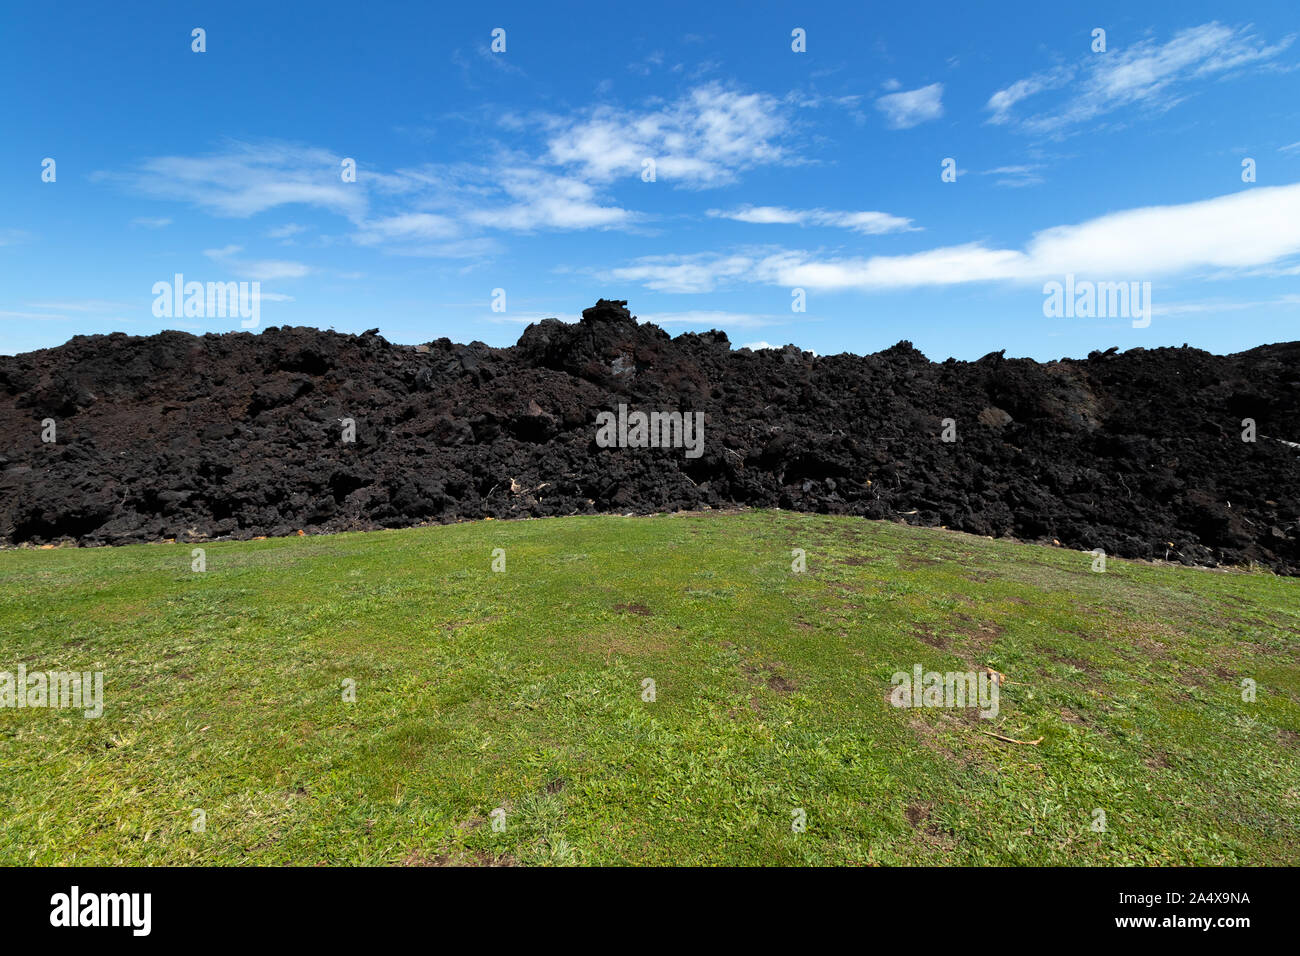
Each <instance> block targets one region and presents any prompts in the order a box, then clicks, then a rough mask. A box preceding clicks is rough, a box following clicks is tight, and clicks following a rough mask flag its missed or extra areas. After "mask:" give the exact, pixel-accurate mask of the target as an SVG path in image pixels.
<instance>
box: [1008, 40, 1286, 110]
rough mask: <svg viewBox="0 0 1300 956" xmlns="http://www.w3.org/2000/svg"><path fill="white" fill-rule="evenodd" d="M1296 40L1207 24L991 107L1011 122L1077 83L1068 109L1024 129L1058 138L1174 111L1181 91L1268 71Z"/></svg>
mask: <svg viewBox="0 0 1300 956" xmlns="http://www.w3.org/2000/svg"><path fill="white" fill-rule="evenodd" d="M1294 39H1295V37H1294V36H1287V37H1284V38H1283V39H1282V40H1280V41H1279V42H1277V43H1275V44H1273V45H1271V46H1270V45H1266V44H1264V43H1262V42H1261V41H1259V40H1257V39H1256V38H1255V37H1254V35H1253V34H1251V33H1250V32H1249V28H1246V27H1242V28H1233V27H1227V26H1224V25H1223V24H1221V23H1218V22H1211V23H1205V24H1202V25H1200V26H1196V27H1190V28H1188V29H1185V30H1180V31H1179V32H1178V33H1176V34H1174V36H1173V38H1172V39H1170V40H1169V41H1168V42H1166V43H1163V44H1161V43H1157V42H1155V41H1154V40H1146V41H1143V42H1140V43H1137V44H1134V45H1133V46H1131V47H1128V48H1126V49H1116V48H1112V49H1111V50H1110V51H1109V52H1107V53H1100V54H1099V53H1086V54H1084V55H1083V56H1082V57H1081V58H1080V59H1079V61H1078V62H1077V63H1075V64H1073V65H1066V66H1059V67H1055V68H1053V69H1052V70H1048V71H1045V72H1042V73H1037V74H1034V75H1033V76H1030V77H1027V78H1025V79H1022V80H1017V81H1016V82H1015V83H1012V84H1011V85H1010V86H1008V87H1006V88H1005V89H1002V90H998V91H997V92H996V93H994V94H993V95H992V96H991V97H989V101H988V103H987V104H986V106H985V108H986V109H987V110H989V112H991V113H992V114H993V115H992V116H991V117H990V118H989V122H991V123H997V124H1003V123H1009V122H1012V121H1013V120H1014V117H1013V115H1012V112H1013V108H1014V107H1015V106H1016V105H1017V104H1019V103H1020V102H1022V101H1024V100H1027V99H1029V98H1030V97H1033V96H1037V95H1038V94H1040V93H1042V92H1044V91H1046V90H1053V89H1059V88H1062V87H1065V86H1069V85H1072V84H1075V81H1076V80H1077V81H1078V83H1077V86H1078V88H1077V89H1076V90H1075V92H1074V93H1073V95H1072V96H1070V97H1069V98H1068V99H1067V100H1066V101H1065V102H1064V103H1062V104H1058V105H1057V106H1055V107H1053V108H1050V109H1047V110H1046V111H1043V112H1040V113H1038V114H1036V115H1031V116H1027V117H1025V118H1023V119H1021V120H1020V121H1019V122H1020V125H1021V126H1022V127H1024V128H1025V129H1027V130H1030V131H1033V132H1040V133H1056V132H1059V131H1061V130H1064V129H1065V128H1067V127H1070V126H1076V125H1078V124H1080V123H1085V122H1088V121H1090V120H1094V119H1096V118H1097V117H1099V116H1103V115H1105V114H1107V113H1110V112H1113V111H1115V110H1117V109H1120V108H1122V107H1125V106H1132V105H1140V106H1144V107H1147V108H1149V109H1157V110H1163V109H1168V108H1170V107H1172V106H1174V105H1175V104H1177V103H1178V102H1180V101H1181V99H1182V98H1183V94H1180V93H1179V92H1178V91H1177V89H1176V87H1177V86H1178V85H1180V84H1186V83H1188V82H1190V81H1193V80H1197V79H1204V78H1206V77H1211V76H1215V75H1224V74H1226V73H1227V72H1228V71H1230V70H1234V69H1237V68H1240V67H1244V66H1248V65H1251V64H1262V63H1263V62H1264V61H1267V60H1270V59H1272V58H1274V57H1276V56H1277V55H1278V54H1279V53H1281V52H1282V51H1283V50H1285V49H1287V47H1289V46H1290V45H1291V43H1292V41H1293V40H1294Z"/></svg>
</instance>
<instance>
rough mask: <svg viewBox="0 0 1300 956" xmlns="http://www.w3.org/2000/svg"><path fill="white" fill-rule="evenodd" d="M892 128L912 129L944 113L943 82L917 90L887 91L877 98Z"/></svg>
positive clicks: (878, 105) (879, 107)
mask: <svg viewBox="0 0 1300 956" xmlns="http://www.w3.org/2000/svg"><path fill="white" fill-rule="evenodd" d="M876 109H878V110H880V112H882V113H884V114H885V120H886V122H887V123H888V124H889V127H890V128H891V129H910V128H911V127H913V126H917V125H919V124H921V123H925V122H927V121H929V120H935V119H938V118H939V117H941V116H942V115H943V84H942V83H931V84H930V85H929V86H923V87H921V88H920V89H916V90H905V91H901V92H898V93H886V94H885V95H884V96H882V97H880V98H879V99H877V100H876Z"/></svg>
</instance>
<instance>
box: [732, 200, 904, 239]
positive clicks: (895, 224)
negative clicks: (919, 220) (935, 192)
mask: <svg viewBox="0 0 1300 956" xmlns="http://www.w3.org/2000/svg"><path fill="white" fill-rule="evenodd" d="M708 215H710V216H712V217H713V218H715V219H733V220H735V221H736V222H748V223H761V224H774V223H775V224H782V225H800V226H809V225H811V226H835V227H838V228H841V229H852V230H853V231H854V232H859V233H862V234H863V235H868V236H880V235H884V234H886V233H890V232H905V231H911V230H912V229H914V228H915V227H914V226H913V225H912V220H910V219H904V218H903V217H902V216H892V215H890V214H889V213H887V212H841V211H838V210H834V209H786V208H785V207H783V206H741V207H739V208H738V209H732V210H723V209H710V210H709V211H708Z"/></svg>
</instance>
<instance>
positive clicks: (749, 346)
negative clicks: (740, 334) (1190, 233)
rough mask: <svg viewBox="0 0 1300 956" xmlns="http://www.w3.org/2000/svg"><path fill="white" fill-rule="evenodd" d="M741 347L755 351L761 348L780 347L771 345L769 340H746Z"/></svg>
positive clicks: (759, 350)
mask: <svg viewBox="0 0 1300 956" xmlns="http://www.w3.org/2000/svg"><path fill="white" fill-rule="evenodd" d="M740 347H741V348H742V349H751V350H752V351H755V352H761V351H762V350H763V349H775V348H780V346H779V345H773V344H772V343H771V342H746V343H745V344H744V345H742V346H740Z"/></svg>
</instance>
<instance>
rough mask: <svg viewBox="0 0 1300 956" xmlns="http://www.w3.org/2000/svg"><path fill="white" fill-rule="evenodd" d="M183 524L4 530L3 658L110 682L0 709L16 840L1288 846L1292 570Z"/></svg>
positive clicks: (490, 858)
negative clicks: (103, 544)
mask: <svg viewBox="0 0 1300 956" xmlns="http://www.w3.org/2000/svg"><path fill="white" fill-rule="evenodd" d="M192 547H193V545H189V544H164V545H145V546H138V547H127V548H118V549H106V548H104V549H71V548H68V549H54V550H18V551H7V552H3V553H0V587H2V588H3V590H2V591H0V594H3V598H2V601H3V607H2V609H0V634H2V635H3V655H2V656H0V671H10V672H14V671H16V670H17V667H18V665H19V664H25V665H26V667H27V668H28V670H29V671H32V670H36V669H43V670H102V671H103V672H104V674H105V677H104V681H105V683H104V699H105V705H104V714H103V716H102V717H101V718H99V719H86V718H84V717H83V716H82V714H81V712H80V711H71V710H55V709H47V710H33V709H25V710H15V709H3V710H0V805H2V806H3V811H4V812H3V813H2V814H0V863H2V864H108V863H122V864H244V863H248V864H305V865H312V864H318V863H326V864H416V865H419V864H440V863H453V864H455V863H469V864H519V865H536V864H632V863H648V864H683V863H701V864H875V863H879V864H1192V863H1206V864H1240V863H1248V864H1251V863H1279V864H1296V863H1297V862H1300V580H1294V579H1286V578H1279V577H1275V576H1273V575H1270V574H1264V573H1244V572H1230V573H1224V572H1214V571H1205V570H1197V569H1188V568H1182V567H1164V566H1152V565H1144V564H1139V563H1133V562H1126V561H1119V560H1114V559H1111V560H1110V561H1109V563H1108V567H1107V569H1106V572H1105V573H1102V574H1098V573H1093V572H1092V571H1091V566H1092V556H1091V555H1088V554H1080V553H1077V552H1072V551H1065V550H1060V549H1053V548H1044V547H1037V546H1031V545H1025V544H1020V543H1015V542H1008V541H989V540H985V539H982V538H977V537H971V536H968V535H960V534H954V533H951V532H947V531H941V530H927V529H918V528H911V527H907V526H903V525H898V524H890V523H882V522H867V521H863V520H860V519H853V518H832V517H823V516H815V515H798V514H792V513H787V512H743V513H739V514H702V515H699V514H697V515H675V516H661V517H653V518H619V517H595V518H565V519H550V520H539V521H521V522H491V521H488V522H477V523H467V524H460V525H451V526H444V527H427V528H417V529H411V530H405V531H387V532H375V533H368V534H342V535H333V536H321V537H300V538H290V539H279V540H265V541H251V542H224V543H213V544H209V545H207V546H206V563H207V570H206V571H204V572H202V573H198V572H194V571H192V570H191V548H192ZM495 548H501V549H504V552H505V570H504V571H503V572H494V571H493V570H492V568H491V565H492V560H493V556H492V550H493V549H495ZM794 548H802V549H804V550H805V551H806V554H807V570H806V572H804V573H794V572H793V571H792V557H791V550H792V549H794ZM915 664H921V665H923V667H924V668H925V669H926V670H938V671H949V670H969V669H982V668H984V667H986V666H991V667H993V668H995V669H996V670H998V671H1000V672H1002V673H1004V674H1005V675H1006V677H1007V679H1008V681H1010V682H1014V683H1008V684H1006V685H1004V686H1003V688H1002V692H1001V699H1000V711H999V714H998V716H997V717H996V718H995V719H992V720H986V719H981V718H980V717H978V716H976V715H975V712H973V711H970V710H954V709H943V708H918V709H906V708H896V707H893V706H891V705H890V702H889V694H890V691H891V690H892V684H891V683H890V677H891V675H892V674H894V673H895V672H896V671H911V669H912V667H913V666H914V665H915ZM647 678H649V679H651V680H653V681H654V690H655V699H654V700H653V701H648V700H645V699H643V696H646V693H645V691H644V690H643V681H644V680H645V679H647ZM1246 678H1249V679H1251V680H1253V681H1256V682H1257V685H1258V691H1257V699H1256V700H1255V701H1254V702H1246V701H1243V699H1242V698H1243V694H1242V686H1241V685H1242V681H1243V679H1246ZM348 680H351V681H355V688H356V691H355V698H356V699H355V702H347V701H345V700H344V691H343V687H344V682H345V681H348ZM984 731H992V732H994V733H998V734H1001V735H1003V736H1006V737H1010V738H1014V739H1016V740H1019V741H1027V740H1034V739H1037V738H1039V737H1041V738H1042V741H1041V743H1040V744H1038V745H1037V746H1029V745H1023V744H1015V743H1005V742H1003V741H1000V740H998V739H995V738H994V737H991V736H989V735H988V734H986V733H984ZM498 809H499V810H500V811H501V812H500V813H496V814H494V811H496V810H498ZM1098 809H1100V810H1102V811H1104V814H1105V829H1104V831H1103V832H1096V831H1095V830H1094V829H1093V827H1094V823H1095V821H1097V820H1098V819H1099V817H1098V816H1097V815H1096V814H1095V813H1094V811H1095V810H1098ZM196 810H202V811H203V813H204V815H205V817H204V820H205V826H204V828H203V830H202V832H194V829H195V826H196V822H195V821H196V819H197V817H196V815H195V813H194V811H196ZM797 811H803V816H804V818H805V819H806V830H804V831H803V832H797V831H796V829H795V828H794V826H793V825H792V824H793V823H794V821H795V819H796V818H797Z"/></svg>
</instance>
